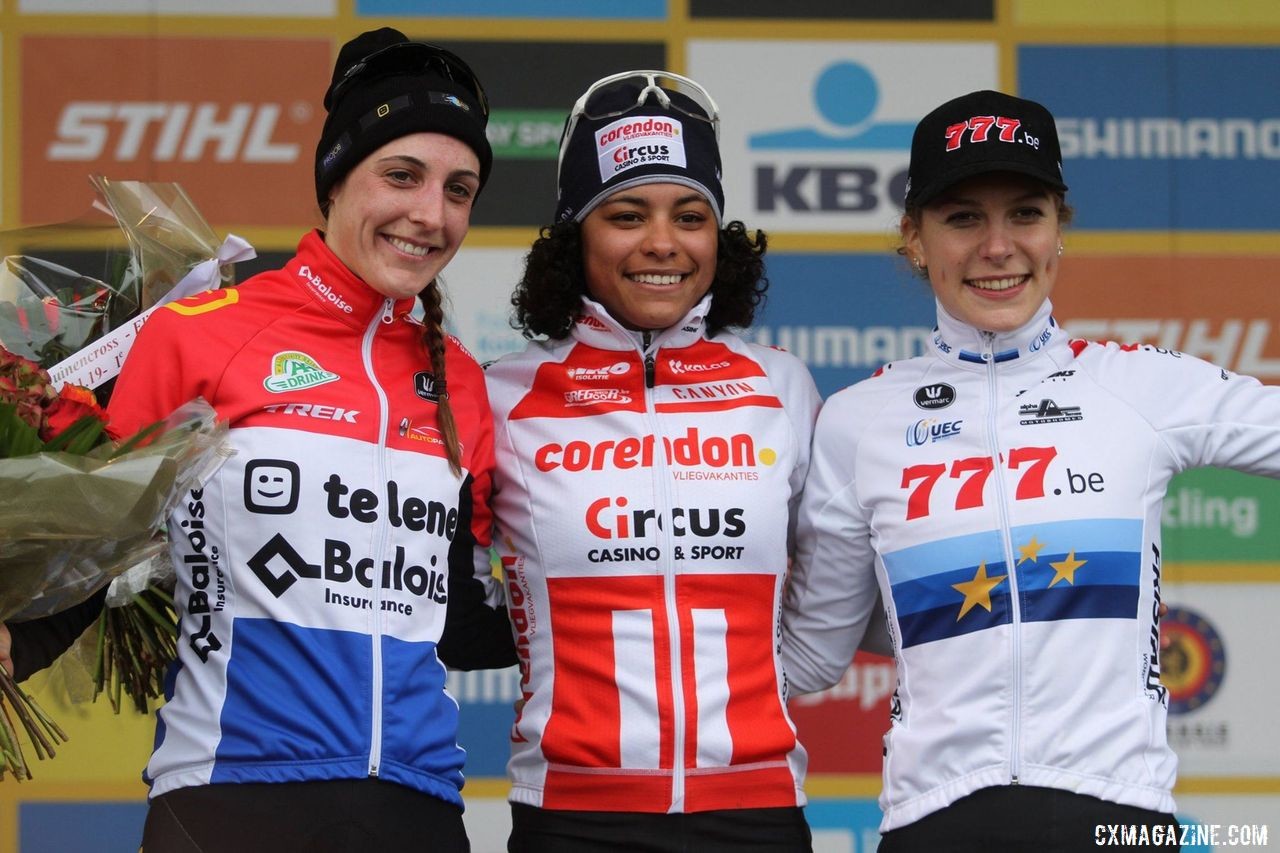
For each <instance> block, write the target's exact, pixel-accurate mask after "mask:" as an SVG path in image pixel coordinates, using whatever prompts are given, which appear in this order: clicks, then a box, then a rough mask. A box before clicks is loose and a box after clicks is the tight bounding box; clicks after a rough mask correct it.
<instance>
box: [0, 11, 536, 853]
mask: <svg viewBox="0 0 1280 853" xmlns="http://www.w3.org/2000/svg"><path fill="white" fill-rule="evenodd" d="M324 104H325V107H326V109H327V110H328V118H327V120H326V122H325V126H324V132H323V135H322V137H321V140H320V143H319V145H318V147H317V151H316V198H317V201H318V202H319V204H320V208H321V210H322V212H323V213H324V215H325V226H324V229H323V230H316V231H313V232H311V233H308V234H307V235H305V236H304V237H303V238H302V240H301V242H300V243H299V246H298V250H297V255H296V256H295V257H294V258H293V259H292V260H290V261H289V262H288V263H287V264H286V265H285V266H284V267H283V268H282V269H280V270H274V271H271V272H266V273H262V274H261V275H258V276H255V277H253V278H251V279H249V280H248V281H246V282H245V283H243V284H242V285H240V286H238V287H235V288H231V289H227V290H219V291H214V292H210V293H205V294H201V295H199V296H195V297H192V298H189V299H184V300H180V301H177V302H175V303H173V304H172V305H170V306H167V307H166V308H165V309H164V310H161V311H159V312H157V313H156V315H155V316H154V317H153V318H152V319H151V320H150V321H149V322H148V323H147V325H146V327H145V328H144V329H143V330H142V332H141V334H140V335H139V338H138V341H137V345H136V346H135V347H134V349H133V351H132V353H131V355H130V357H129V359H128V361H127V363H126V364H125V366H124V370H123V372H122V373H121V375H120V378H119V381H118V383H117V385H116V388H115V391H114V393H113V396H112V400H111V406H110V414H111V419H112V424H113V425H114V426H116V427H117V428H118V429H120V430H122V431H123V432H124V433H125V434H130V433H132V432H134V431H135V430H136V429H137V428H138V427H140V426H141V425H144V424H147V423H150V422H152V421H154V420H156V419H158V418H162V417H164V416H165V415H167V414H168V413H169V412H170V411H172V410H173V409H174V408H176V407H177V406H178V405H180V404H182V403H184V402H186V401H187V400H189V399H191V398H192V397H195V396H202V397H204V398H205V399H207V400H208V401H209V402H210V403H211V404H212V405H213V406H214V408H215V409H216V410H217V412H218V414H219V416H220V417H221V418H223V419H225V420H226V421H227V422H228V424H229V427H230V429H229V431H228V442H229V443H230V444H231V445H232V447H234V449H235V451H236V452H235V454H234V455H232V456H231V457H230V458H229V459H228V460H227V461H226V462H225V463H224V464H223V465H222V467H221V468H219V470H218V471H217V472H216V473H214V475H213V476H212V477H211V478H210V479H209V481H208V482H206V483H205V484H204V486H203V488H201V489H198V490H194V491H192V492H191V493H190V495H188V496H186V498H185V499H184V500H183V501H182V502H181V503H180V505H179V507H178V509H176V510H175V512H174V513H173V515H172V516H171V517H170V518H169V524H168V529H169V531H170V547H171V554H172V558H173V561H174V565H175V567H176V572H177V590H176V592H175V601H176V603H177V606H178V610H179V617H180V618H179V643H178V645H179V660H178V661H177V663H176V664H175V665H174V667H173V669H172V670H171V672H170V676H169V680H168V684H167V690H166V693H167V696H168V702H167V703H166V705H165V706H164V707H163V708H162V709H161V710H160V711H159V712H158V724H157V732H156V747H155V751H154V753H153V754H152V757H151V761H150V763H149V765H148V767H147V771H146V774H145V778H146V779H147V781H148V782H149V783H150V785H151V794H150V809H149V810H148V814H147V822H146V828H145V831H144V838H143V847H144V849H145V850H146V851H148V853H153V851H188V850H190V851H195V850H202V851H235V853H246V851H258V850H262V851H266V850H271V851H282V850H283V851H289V850H298V851H351V853H356V851H360V853H364V851H373V850H377V851H409V850H415V851H417V850H439V851H465V850H467V849H468V842H467V838H466V833H465V830H464V827H463V823H462V799H461V796H460V789H461V787H462V783H463V777H462V772H461V771H462V764H463V758H464V753H463V751H462V749H461V748H460V747H459V746H458V745H457V742H456V733H457V714H458V708H457V705H456V703H455V702H454V701H453V700H452V699H451V698H450V697H449V696H448V695H447V694H446V693H445V691H444V680H445V664H448V665H449V666H452V667H454V668H459V669H471V668H479V667H497V666H509V665H511V664H513V663H514V662H515V656H514V650H513V647H512V643H511V632H510V629H509V627H508V624H507V618H506V614H505V611H504V609H503V608H502V607H501V606H500V601H501V590H500V589H498V588H497V585H496V583H495V582H494V579H493V577H492V574H491V572H490V570H489V565H488V559H487V547H488V543H489V530H490V515H489V509H488V499H489V491H490V475H491V471H492V467H493V447H492V425H491V416H490V411H489V404H488V399H487V397H486V394H485V388H484V380H483V376H482V373H481V371H480V368H479V366H478V365H477V364H476V363H475V361H474V360H473V359H472V358H471V357H470V355H469V354H467V353H466V352H465V351H464V350H463V349H462V348H461V347H460V346H459V345H458V343H457V342H456V341H455V340H453V339H452V338H449V337H447V336H446V335H445V334H444V332H443V330H442V309H441V294H440V284H439V278H438V277H439V273H440V271H441V270H442V269H443V268H444V267H445V265H446V264H447V263H448V262H449V260H450V259H451V258H452V257H453V255H454V253H455V252H456V251H457V249H458V247H459V245H460V244H461V242H462V239H463V237H464V236H465V235H466V233H467V228H468V225H469V221H470V215H471V207H472V203H473V202H474V200H475V198H476V196H477V194H478V193H479V192H480V190H481V188H482V187H483V186H484V182H485V180H486V178H487V177H488V174H489V167H490V164H491V161H492V154H491V152H490V148H489V144H488V141H487V140H486V138H485V124H486V121H487V118H488V107H487V103H486V100H485V96H484V92H483V89H482V88H481V87H480V84H479V82H478V81H477V80H476V79H475V77H474V75H473V74H472V73H471V71H470V69H469V68H468V67H467V66H466V64H465V63H463V62H462V60H460V59H458V58H457V57H456V56H454V55H452V54H450V53H448V52H447V51H444V50H442V49H440V48H438V47H435V46H432V45H426V44H420V43H415V42H411V41H409V40H408V39H407V38H406V37H405V36H404V35H403V34H401V33H400V32H398V31H396V30H393V29H389V28H383V29H380V30H376V31H372V32H367V33H364V34H362V35H360V36H359V37H357V38H355V39H354V40H352V41H351V42H349V43H347V44H346V45H345V46H344V47H343V48H342V51H341V53H340V55H339V57H338V62H337V65H336V67H335V70H334V76H333V80H332V82H331V84H330V86H329V89H328V91H327V93H326V95H325V99H324ZM419 298H421V300H422V302H423V304H424V305H425V307H426V321H425V323H424V322H419V321H418V320H417V319H415V318H414V317H413V316H412V314H411V310H412V309H413V308H414V307H415V304H416V302H417V300H418V299H419ZM83 609H86V608H82V610H83ZM87 610H88V611H89V613H88V618H92V616H93V615H96V610H97V608H96V607H90V608H87ZM83 615H84V614H81V616H83ZM77 618H80V617H77ZM52 621H54V622H55V623H56V617H53V618H52ZM45 627H46V629H47V626H45ZM63 627H65V626H63ZM40 630H41V627H40V625H39V623H36V624H33V625H32V626H31V627H30V628H26V627H24V626H15V628H14V646H13V662H14V663H15V664H16V668H17V669H18V670H19V675H20V676H22V675H25V674H26V673H29V672H30V671H32V670H34V669H36V668H38V667H39V666H41V665H43V664H44V663H47V661H46V660H40V659H39V658H40V657H41V656H42V655H43V656H46V657H47V655H48V654H49V649H48V646H49V643H47V642H40V641H39V632H40ZM28 631H30V632H32V633H27V632H28ZM75 633H78V630H76V631H74V632H71V634H70V636H74V634H75ZM46 636H47V634H46ZM0 640H3V638H0ZM3 648H4V644H3V643H2V642H0V649H3Z"/></svg>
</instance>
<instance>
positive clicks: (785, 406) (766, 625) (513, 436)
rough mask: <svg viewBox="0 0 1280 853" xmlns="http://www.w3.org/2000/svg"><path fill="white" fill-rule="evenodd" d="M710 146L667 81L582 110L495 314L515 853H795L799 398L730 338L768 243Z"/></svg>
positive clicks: (800, 372)
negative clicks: (504, 344) (610, 852)
mask: <svg viewBox="0 0 1280 853" xmlns="http://www.w3.org/2000/svg"><path fill="white" fill-rule="evenodd" d="M717 131H718V114H717V112H716V109H715V104H714V102H713V101H712V100H711V98H710V97H709V96H708V95H707V94H706V92H705V91H703V90H702V88H701V87H700V86H698V85H697V84H696V83H694V82H693V81H691V80H687V79H685V78H681V77H678V76H676V75H672V74H669V73H667V72H658V71H637V72H627V73H624V74H619V75H614V76H612V77H608V78H605V79H603V80H600V81H598V82H597V83H595V84H594V85H593V86H592V87H591V88H590V89H589V90H588V91H587V93H586V94H585V95H583V97H582V98H581V99H579V101H578V103H577V105H576V106H575V108H574V110H573V112H572V114H571V115H570V117H569V119H568V121H567V123H566V128H565V133H564V136H563V138H562V141H561V149H560V167H559V200H558V204H557V210H556V224H554V225H552V226H549V227H547V228H544V229H543V231H542V233H541V236H540V237H539V238H538V240H537V241H536V242H535V244H534V246H533V248H532V250H531V251H530V253H529V255H528V259H527V264H526V268H525V273H524V277H523V279H522V280H521V282H520V284H519V286H518V287H517V288H516V291H515V294H514V296H513V298H512V303H513V304H514V306H515V323H516V325H517V326H518V327H519V328H520V329H521V330H522V331H523V333H524V335H525V336H526V337H527V338H529V339H530V343H529V345H528V347H527V348H526V349H525V350H524V351H523V352H521V353H517V354H513V355H510V356H507V357H505V358H503V359H501V360H499V361H498V362H496V363H495V364H494V365H492V366H490V368H489V369H488V371H487V383H488V386H489V393H490V397H491V399H492V401H493V403H494V416H495V417H494V420H495V424H496V426H495V441H496V460H497V464H496V470H495V478H494V484H495V490H496V491H495V497H494V503H493V508H494V512H495V518H496V521H497V531H496V536H495V539H494V541H495V544H496V547H497V549H498V552H499V556H500V557H501V560H502V564H503V566H504V568H505V572H506V583H507V593H508V599H509V613H510V615H511V618H512V621H513V623H514V626H515V629H516V634H517V636H516V645H517V649H518V653H519V656H520V660H521V677H522V681H521V685H522V695H523V702H522V707H521V710H520V712H519V715H518V717H517V719H516V721H515V723H514V725H513V727H512V730H511V739H512V747H513V754H512V758H511V762H510V765H509V768H508V769H509V773H510V776H511V780H512V791H511V802H512V821H513V829H512V835H511V839H510V843H509V849H510V850H512V851H544V850H556V851H588V850H592V851H594V850H601V849H617V850H632V849H641V848H642V849H644V850H659V851H661V850H672V851H674V850H685V849H690V846H691V845H694V844H696V845H698V849H699V850H700V851H715V850H726V851H730V850H732V851H749V850H770V851H792V850H796V851H805V850H809V849H811V845H810V838H809V829H808V825H807V823H806V822H805V819H804V814H803V811H802V807H803V806H804V803H805V800H804V794H803V790H802V782H803V776H804V769H805V763H806V760H805V753H804V750H803V749H802V748H801V746H800V744H799V742H798V741H797V740H796V733H795V727H794V726H793V725H792V723H791V720H790V719H789V717H788V715H787V709H786V698H787V697H786V681H785V678H784V675H783V672H782V668H781V665H780V664H779V658H778V654H777V637H778V630H779V624H778V614H779V611H780V595H781V592H782V587H783V583H784V580H785V577H786V572H787V562H788V558H789V555H790V553H791V539H792V535H791V533H792V528H793V522H794V518H795V509H796V505H797V502H798V498H799V494H800V486H801V483H802V482H803V480H804V475H805V472H806V469H807V467H808V460H809V437H810V432H811V429H812V425H813V421H814V418H815V416H816V413H817V410H818V407H819V402H820V398H819V396H818V392H817V389H816V388H815V386H814V383H813V380H812V379H811V378H810V376H809V374H808V372H807V371H806V369H805V367H804V366H803V365H802V364H801V363H800V361H799V360H798V359H796V358H795V357H793V356H791V355H789V354H787V353H784V352H781V351H779V350H776V349H771V348H767V347H762V346H758V345H755V344H750V343H747V342H745V341H744V340H743V339H742V338H741V337H739V336H738V335H737V334H735V333H734V331H733V330H734V329H735V328H743V327H746V326H748V325H750V323H751V321H752V319H753V317H754V314H755V310H756V308H757V306H758V305H759V304H760V302H761V301H762V299H763V297H764V294H765V290H766V288H767V286H768V282H767V280H766V279H765V277H764V262H763V255H764V252H765V238H764V235H763V234H761V233H760V232H754V233H752V232H750V231H748V230H747V228H746V227H745V226H744V225H743V224H742V223H741V222H730V223H728V224H724V223H723V209H724V195H723V191H722V189H721V185H720V180H719V176H720V156H719V150H718V140H717Z"/></svg>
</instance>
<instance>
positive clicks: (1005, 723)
mask: <svg viewBox="0 0 1280 853" xmlns="http://www.w3.org/2000/svg"><path fill="white" fill-rule="evenodd" d="M909 175H910V180H909V183H908V189H907V197H906V212H905V214H904V215H903V217H902V222H901V230H902V237H903V248H902V249H901V252H902V254H904V255H905V256H906V257H907V258H908V259H909V261H910V263H911V264H912V266H913V267H914V268H915V269H916V270H917V271H918V273H919V275H920V276H921V277H923V278H925V279H927V280H928V282H929V284H930V286H931V287H932V289H933V292H934V296H935V298H936V301H937V311H938V325H937V329H936V330H935V332H934V335H933V338H932V346H931V348H930V351H929V352H928V353H926V354H925V355H923V356H920V357H917V358H912V359H908V360H905V361H900V362H893V363H890V364H887V365H885V366H884V367H883V368H881V369H880V370H879V371H878V372H877V373H876V374H875V375H874V376H873V377H872V378H870V379H867V380H865V381H863V382H860V383H858V384H857V385H854V386H852V387H851V388H848V389H845V390H843V391H841V392H839V393H837V394H835V395H833V396H832V397H831V398H830V399H829V400H828V401H827V402H826V405H825V406H824V408H823V411H822V415H821V417H820V418H819V420H818V425H817V428H816V432H815V436H814V447H813V463H812V465H811V467H810V471H809V478H808V481H807V483H806V486H805V494H804V501H803V506H802V510H801V513H800V527H799V546H798V548H797V555H796V563H795V570H794V572H793V575H792V581H791V587H790V590H789V595H788V598H787V602H786V609H785V613H784V621H783V624H784V634H783V657H784V660H785V661H786V669H787V674H788V676H789V678H790V679H791V681H792V684H793V686H795V687H796V688H797V689H798V690H802V691H811V690H819V689H822V688H824V687H826V686H828V685H830V684H832V683H834V682H835V681H836V680H837V679H838V678H839V677H840V676H841V675H842V674H843V672H844V669H845V666H846V664H847V663H848V661H849V658H850V656H851V655H852V654H853V650H854V647H855V646H856V645H857V642H858V637H859V635H860V634H861V632H862V626H863V625H864V624H865V622H866V619H867V618H868V614H869V611H870V609H871V608H872V607H873V606H874V605H873V602H874V601H875V598H876V595H877V590H878V591H879V593H880V594H882V595H883V599H884V602H885V605H886V609H887V615H888V619H889V623H890V633H891V634H892V636H893V639H894V646H895V651H896V659H897V669H898V689H897V692H896V693H895V696H894V702H893V704H892V706H891V708H892V712H891V717H892V720H891V722H892V726H891V728H890V730H889V733H888V735H887V736H886V739H885V756H884V789H883V792H882V794H881V797H880V805H881V808H882V810H883V812H884V820H883V822H882V824H881V831H882V832H883V833H884V835H883V839H882V842H881V845H880V850H882V851H925V850H927V851H950V850H965V851H970V850H972V851H990V850H1018V851H1021V850H1036V851H1077V850H1084V849H1090V848H1093V847H1094V846H1096V845H1099V844H1102V843H1107V842H1109V837H1108V836H1107V832H1106V827H1107V826H1119V827H1125V828H1126V832H1127V833H1129V832H1131V833H1132V834H1133V837H1135V838H1136V837H1138V836H1139V835H1141V836H1144V837H1146V838H1147V839H1148V840H1150V839H1155V838H1159V839H1161V840H1160V841H1159V842H1157V843H1161V844H1166V845H1169V846H1175V847H1176V846H1177V830H1176V826H1177V823H1176V820H1175V818H1174V814H1173V811H1174V802H1173V798H1172V796H1171V790H1172V788H1173V783H1174V772H1175V768H1176V765H1177V759H1176V758H1175V756H1174V755H1173V753H1172V751H1171V750H1170V749H1169V746H1168V744H1167V743H1166V740H1165V717H1166V709H1167V704H1168V696H1167V691H1166V689H1165V687H1164V686H1163V685H1162V684H1161V682H1160V667H1159V613H1160V561H1161V546H1160V523H1161V502H1162V500H1163V498H1164V493H1165V488H1166V486H1167V484H1168V482H1169V479H1170V478H1171V477H1172V476H1173V475H1174V474H1176V473H1177V472H1179V471H1182V470H1185V469H1187V468H1192V467H1197V466H1222V467H1228V468H1235V469H1238V470H1241V471H1247V472H1251V473H1255V474H1262V475H1265V476H1271V477H1276V476H1280V388H1276V387H1274V386H1263V385H1261V384H1259V382H1258V381H1257V380H1256V379H1253V378H1250V377H1247V376H1238V375H1235V374H1232V373H1229V372H1227V371H1226V370H1223V369H1221V368H1219V367H1216V366H1214V365H1211V364H1208V363H1206V362H1203V361H1200V360H1199V359H1195V358H1192V357H1190V356H1186V355H1183V354H1181V353H1177V352H1170V351H1168V350H1164V349H1160V348H1158V347H1153V346H1147V345H1128V346H1120V345H1118V344H1114V343H1108V344H1100V343H1091V342H1086V341H1082V340H1073V339H1071V338H1070V337H1069V336H1068V335H1067V333H1066V332H1064V331H1063V329H1062V328H1060V327H1059V326H1058V324H1057V323H1056V322H1055V321H1054V319H1053V315H1052V306H1051V304H1050V302H1049V296H1050V293H1051V291H1052V289H1053V286H1054V283H1055V281H1056V279H1057V277H1058V268H1059V263H1060V258H1061V255H1062V228H1063V226H1064V225H1065V224H1066V223H1067V221H1068V220H1069V219H1070V213H1071V211H1070V208H1068V207H1067V205H1066V200H1065V195H1066V191H1067V186H1066V184H1065V182H1064V180H1063V175H1062V164H1061V154H1060V152H1059V148H1058V138H1057V132H1056V129H1055V127H1054V121H1053V117H1052V116H1051V115H1050V114H1049V112H1048V110H1046V109H1045V108H1044V107H1043V106H1041V105H1040V104H1038V103H1035V102H1033V101H1028V100H1024V99H1021V98H1015V97H1011V96H1009V95H1005V94H1002V93H1000V92H991V91H983V92H974V93H971V94H969V95H965V96H963V97H960V98H956V99H955V100H952V101H948V102H947V103H945V104H943V105H942V106H940V107H939V108H938V109H936V110H934V111H933V112H932V113H930V114H929V115H927V116H925V118H924V119H922V120H921V122H920V124H919V125H918V126H917V128H916V131H915V136H914V139H913V141H912V147H911V164H910V170H909ZM1148 843H1150V841H1148Z"/></svg>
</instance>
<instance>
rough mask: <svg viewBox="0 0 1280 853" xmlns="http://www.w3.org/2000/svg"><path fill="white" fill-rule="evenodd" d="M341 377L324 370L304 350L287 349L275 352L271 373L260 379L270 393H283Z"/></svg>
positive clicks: (333, 380)
mask: <svg viewBox="0 0 1280 853" xmlns="http://www.w3.org/2000/svg"><path fill="white" fill-rule="evenodd" d="M341 378H342V377H341V376H339V375H338V374H336V373H330V372H329V371H327V370H325V369H324V368H323V367H321V366H320V364H319V362H317V361H316V360H315V359H314V358H312V357H311V356H309V355H307V354H306V353H305V352H297V351H296V350H287V351H285V352H278V353H276V354H275V356H274V357H273V358H272V359H271V375H270V376H268V377H267V378H266V379H264V380H262V385H263V387H264V388H266V389H267V390H268V391H270V392H271V393H272V394H283V393H285V392H286V391H297V390H298V389H300V388H314V387H315V386H317V385H324V384H325V383H326V382H335V381H337V380H338V379H341Z"/></svg>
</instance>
